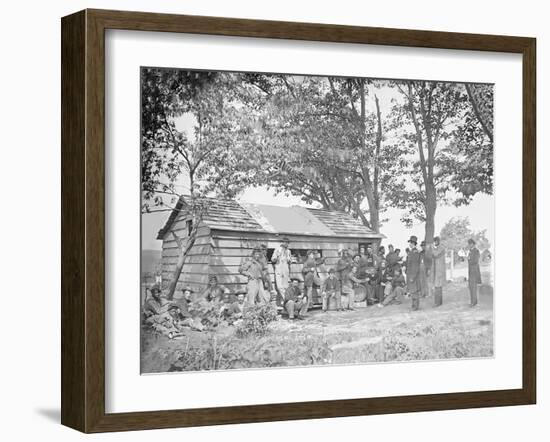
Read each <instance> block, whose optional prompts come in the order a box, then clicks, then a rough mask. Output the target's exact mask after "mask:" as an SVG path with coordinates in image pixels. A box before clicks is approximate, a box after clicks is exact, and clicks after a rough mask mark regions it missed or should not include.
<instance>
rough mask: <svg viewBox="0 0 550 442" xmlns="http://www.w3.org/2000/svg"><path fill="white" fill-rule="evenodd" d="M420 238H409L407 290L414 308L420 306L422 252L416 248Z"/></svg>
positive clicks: (416, 308)
mask: <svg viewBox="0 0 550 442" xmlns="http://www.w3.org/2000/svg"><path fill="white" fill-rule="evenodd" d="M417 243H418V238H417V237H416V236H414V235H413V236H411V237H410V239H409V253H408V254H407V261H406V272H407V292H408V293H409V294H410V295H411V299H412V305H411V307H412V309H413V310H418V309H419V308H420V276H421V274H420V271H421V268H420V267H421V266H420V260H421V257H420V252H419V251H418V249H417V248H416V245H417Z"/></svg>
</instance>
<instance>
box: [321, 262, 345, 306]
mask: <svg viewBox="0 0 550 442" xmlns="http://www.w3.org/2000/svg"><path fill="white" fill-rule="evenodd" d="M321 297H322V299H323V312H325V313H326V312H327V310H328V304H329V300H330V298H335V299H336V310H337V311H341V310H343V308H342V290H341V287H340V281H338V278H336V271H335V270H334V269H330V270H329V271H328V278H326V279H325V280H324V281H323V284H322V286H321Z"/></svg>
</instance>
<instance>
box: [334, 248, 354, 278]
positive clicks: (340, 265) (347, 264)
mask: <svg viewBox="0 0 550 442" xmlns="http://www.w3.org/2000/svg"><path fill="white" fill-rule="evenodd" d="M352 263H353V259H352V258H351V254H350V251H349V249H344V250H342V256H341V257H340V259H339V260H338V262H337V263H336V275H337V277H338V279H339V280H340V282H342V281H343V280H344V276H345V274H346V273H348V272H349V271H350V270H351V266H352V265H353V264H352Z"/></svg>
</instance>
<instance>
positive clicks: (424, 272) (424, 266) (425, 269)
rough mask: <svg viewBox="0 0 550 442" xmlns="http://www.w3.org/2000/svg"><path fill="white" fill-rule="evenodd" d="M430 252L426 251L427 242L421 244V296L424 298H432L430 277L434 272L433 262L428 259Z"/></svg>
mask: <svg viewBox="0 0 550 442" xmlns="http://www.w3.org/2000/svg"><path fill="white" fill-rule="evenodd" d="M427 255H428V251H427V249H426V241H422V242H421V243H420V278H419V280H418V281H419V284H420V295H421V296H422V298H426V297H428V296H430V294H431V292H430V286H429V283H428V280H429V275H430V272H431V270H432V266H431V260H429V259H428V258H427Z"/></svg>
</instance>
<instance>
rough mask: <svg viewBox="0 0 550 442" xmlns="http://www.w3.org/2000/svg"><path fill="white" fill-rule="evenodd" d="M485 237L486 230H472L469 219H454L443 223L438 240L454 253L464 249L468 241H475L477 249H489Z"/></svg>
mask: <svg viewBox="0 0 550 442" xmlns="http://www.w3.org/2000/svg"><path fill="white" fill-rule="evenodd" d="M486 235H487V231H486V230H480V231H474V230H472V228H471V225H470V220H469V218H467V217H455V218H451V219H450V220H448V221H447V222H446V223H445V225H444V226H443V228H442V229H441V233H440V239H441V243H442V244H443V245H444V246H445V247H446V248H447V249H450V250H454V251H455V252H458V251H459V250H464V249H466V247H467V245H468V240H469V239H473V240H474V241H476V244H477V248H478V249H480V250H486V249H489V248H490V247H491V243H490V242H489V240H488V239H487V236H486Z"/></svg>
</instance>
